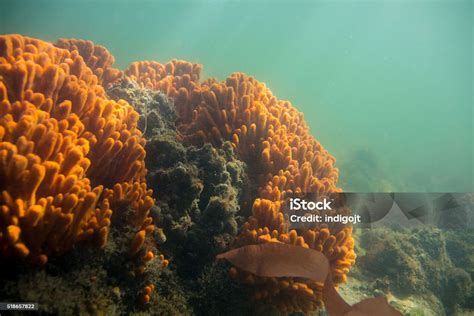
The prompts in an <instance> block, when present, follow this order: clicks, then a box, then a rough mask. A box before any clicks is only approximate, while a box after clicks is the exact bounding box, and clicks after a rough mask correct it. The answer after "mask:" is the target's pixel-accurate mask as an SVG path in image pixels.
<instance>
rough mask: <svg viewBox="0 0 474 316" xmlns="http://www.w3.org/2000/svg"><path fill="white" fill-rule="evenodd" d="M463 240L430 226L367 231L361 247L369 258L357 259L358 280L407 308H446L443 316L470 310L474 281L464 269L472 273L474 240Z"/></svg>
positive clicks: (363, 231) (362, 256)
mask: <svg viewBox="0 0 474 316" xmlns="http://www.w3.org/2000/svg"><path fill="white" fill-rule="evenodd" d="M462 236H463V235H462V233H460V232H452V231H451V232H446V231H443V230H440V229H437V228H433V227H428V226H426V227H423V228H417V229H398V230H392V229H389V228H377V229H371V230H362V232H361V236H360V241H359V245H363V247H364V250H365V254H364V255H361V256H360V257H359V258H358V273H359V275H358V276H357V277H359V278H361V279H363V280H364V282H365V283H367V284H369V285H370V284H372V286H369V288H370V290H377V289H380V290H382V292H383V293H385V294H387V293H388V294H390V293H391V294H393V295H395V296H396V297H397V298H398V299H399V300H401V301H402V302H403V301H404V300H410V301H413V300H415V301H416V300H420V301H426V302H431V303H430V304H431V305H440V306H443V307H444V313H443V311H438V312H440V313H441V314H448V315H452V314H453V313H455V311H456V310H457V309H458V308H460V307H464V308H470V304H471V303H472V302H471V299H472V296H473V295H472V281H471V275H470V274H469V273H468V272H466V270H464V269H468V270H469V271H471V270H470V269H472V251H471V252H470V253H469V252H468V251H469V247H472V246H471V245H470V243H469V242H468V241H469V240H472V239H465V238H467V236H464V239H463V237H462ZM377 284H378V285H377ZM436 301H439V302H436ZM441 303H442V304H441Z"/></svg>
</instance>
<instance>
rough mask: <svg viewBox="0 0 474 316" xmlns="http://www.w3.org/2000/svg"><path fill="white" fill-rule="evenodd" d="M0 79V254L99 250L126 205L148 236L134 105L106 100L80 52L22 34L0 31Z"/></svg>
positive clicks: (35, 257)
mask: <svg viewBox="0 0 474 316" xmlns="http://www.w3.org/2000/svg"><path fill="white" fill-rule="evenodd" d="M70 43H71V45H73V43H75V44H74V45H78V46H81V45H80V44H81V43H82V42H70ZM99 51H101V50H100V49H97V48H95V49H94V54H99V53H98V52H99ZM102 52H103V51H102ZM103 54H104V55H106V52H103ZM94 56H95V55H94ZM93 59H94V58H92V57H91V58H89V61H91V60H93ZM109 62H110V60H109V61H107V62H106V61H103V62H102V61H101V62H99V61H97V63H96V64H97V65H99V64H100V65H102V66H104V67H105V65H107V64H108V63H109ZM98 69H99V68H96V70H97V71H98ZM0 78H1V81H0V100H1V108H0V209H1V212H0V253H1V255H2V258H7V257H16V256H20V257H27V258H28V259H31V260H32V261H36V262H40V263H45V262H46V261H47V258H48V256H49V255H50V254H55V253H56V254H57V253H62V252H64V251H66V250H68V249H70V248H71V247H72V246H73V245H74V244H75V243H76V242H78V241H81V240H85V239H96V240H97V241H98V244H99V245H100V246H102V247H103V246H104V245H105V244H106V242H107V238H108V234H109V231H110V225H111V221H113V216H112V214H113V213H114V212H115V210H116V209H118V208H120V207H122V206H123V205H129V206H131V207H132V209H133V210H134V212H133V213H132V214H133V215H132V216H130V217H129V220H130V224H131V225H132V226H133V227H135V229H136V230H137V231H139V232H140V233H139V234H137V235H140V236H141V235H143V234H144V233H145V234H150V233H151V232H152V231H153V229H154V226H153V224H152V219H151V218H150V217H149V214H148V213H149V209H150V208H151V206H152V205H153V203H154V201H153V199H152V197H151V194H152V192H151V190H149V189H147V187H146V183H145V174H146V169H145V164H144V159H145V150H144V144H145V140H144V138H143V137H142V134H141V132H140V131H139V130H138V129H137V122H138V118H139V116H138V114H137V113H136V112H135V111H134V110H133V108H132V107H131V106H130V105H129V104H128V103H127V102H125V101H123V100H120V101H117V102H115V101H112V100H110V99H108V98H107V96H106V94H105V91H104V88H103V87H102V85H100V84H99V80H98V78H97V76H96V75H94V73H93V71H92V70H91V69H90V68H89V67H87V65H86V64H85V63H84V61H83V58H82V57H81V56H80V55H79V53H78V51H77V50H73V51H72V52H70V51H68V50H65V49H60V48H57V47H55V46H53V45H52V44H49V43H46V42H43V41H41V40H37V39H33V38H28V37H23V36H20V35H6V36H0ZM133 244H134V245H135V246H137V244H138V241H137V240H135V241H134V242H133ZM138 248H140V247H138ZM135 250H136V249H135Z"/></svg>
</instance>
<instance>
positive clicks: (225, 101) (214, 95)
mask: <svg viewBox="0 0 474 316" xmlns="http://www.w3.org/2000/svg"><path fill="white" fill-rule="evenodd" d="M177 64H179V67H177V66H176V65H177ZM171 65H172V66H171ZM177 69H179V71H177ZM200 69H201V66H200V65H196V64H191V63H184V62H176V61H173V62H171V63H168V64H166V65H161V64H159V63H156V62H139V63H134V64H132V65H131V66H130V67H129V69H128V70H126V71H125V72H124V73H125V75H126V76H129V77H130V78H131V79H133V80H136V81H137V82H138V83H140V84H142V85H144V86H146V87H148V88H151V89H156V90H160V91H162V92H163V93H165V94H166V95H168V96H169V97H171V98H173V100H174V102H175V104H176V108H177V114H178V119H177V123H176V124H177V125H178V131H179V136H180V137H181V138H182V140H183V141H184V142H186V143H188V144H194V145H202V144H204V143H207V142H209V143H211V144H213V145H214V146H217V147H219V146H222V144H223V143H224V142H225V141H231V142H232V146H233V148H234V150H235V152H236V153H237V156H238V158H239V159H241V160H242V161H244V162H245V163H247V165H248V170H249V171H248V172H249V174H250V175H251V177H252V181H253V182H256V183H257V184H258V187H259V189H258V191H257V192H258V194H257V196H256V197H257V198H256V199H255V200H254V202H253V207H252V214H251V216H250V217H249V218H248V220H247V222H246V223H245V224H244V225H243V227H242V229H241V233H240V235H239V236H238V238H237V240H236V243H235V246H243V245H247V244H257V243H265V242H269V241H272V240H278V241H281V242H284V243H289V244H295V245H299V246H302V247H310V248H313V249H316V250H318V251H321V252H323V253H324V254H325V255H326V256H327V257H328V259H329V260H330V268H331V273H332V276H333V281H334V282H335V283H336V284H337V283H340V282H344V281H345V278H346V274H347V272H348V271H349V268H350V267H351V266H352V265H353V264H354V262H355V253H354V242H353V239H352V229H351V228H350V227H337V228H335V227H324V226H322V227H312V228H310V229H307V230H303V231H297V230H291V231H289V227H288V223H287V220H286V218H285V216H284V214H283V211H282V204H283V201H284V199H285V197H286V196H287V195H288V194H291V193H300V192H318V193H330V192H339V191H341V190H340V189H339V188H338V187H337V186H336V182H337V178H338V170H337V169H336V168H334V167H333V164H334V162H335V159H334V158H333V157H332V156H331V155H330V154H328V152H327V151H326V150H325V149H324V148H323V147H322V146H321V145H320V144H319V143H318V142H317V141H316V140H315V139H314V138H313V137H312V136H311V135H310V133H309V129H308V127H307V125H306V123H305V122H304V118H303V115H302V114H301V113H299V112H298V111H297V110H296V109H295V108H294V107H293V106H292V105H291V104H290V103H289V102H287V101H280V100H277V98H276V97H275V96H273V94H272V92H271V91H270V90H269V89H268V88H267V87H266V86H265V84H263V83H261V82H259V81H257V80H256V79H254V78H252V77H249V76H246V75H244V74H240V73H236V74H233V75H231V76H230V77H228V78H227V79H226V80H225V81H224V82H217V81H216V80H214V79H209V80H206V81H204V82H202V83H199V78H200V75H199V70H200ZM232 271H233V272H232V273H231V274H232V276H233V277H235V278H237V279H239V280H241V281H242V282H244V283H246V284H249V285H251V286H252V287H253V288H254V293H255V294H254V297H255V298H256V299H263V300H265V301H268V302H270V303H272V304H275V305H277V306H278V307H279V309H280V310H281V311H284V312H292V311H305V312H306V311H310V310H314V309H316V308H318V307H319V306H321V300H320V293H321V290H322V289H321V286H319V287H318V285H317V284H312V283H311V282H306V281H297V280H294V279H292V278H286V279H283V280H282V281H281V282H280V283H276V284H275V283H271V281H269V280H267V279H264V278H260V277H257V276H253V275H250V274H249V273H247V272H244V271H238V270H235V269H234V270H232ZM308 288H310V289H312V290H311V293H310V294H308V293H309V291H307V289H308Z"/></svg>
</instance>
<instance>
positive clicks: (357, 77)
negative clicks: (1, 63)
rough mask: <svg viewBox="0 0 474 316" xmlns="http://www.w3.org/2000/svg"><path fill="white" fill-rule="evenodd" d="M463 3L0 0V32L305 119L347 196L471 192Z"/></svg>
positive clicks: (469, 37) (468, 39)
mask: <svg viewBox="0 0 474 316" xmlns="http://www.w3.org/2000/svg"><path fill="white" fill-rule="evenodd" d="M472 28H473V5H472V2H471V1H401V0H400V1H363V2H357V3H356V2H355V1H337V2H317V1H288V2H283V1H257V0H253V1H187V2H184V1H129V2H123V1H5V0H2V1H1V2H0V33H21V34H24V35H29V36H34V37H38V38H42V39H45V40H49V41H54V40H56V39H57V38H59V37H75V38H84V39H90V40H93V41H94V42H96V43H99V44H102V45H104V46H106V47H107V48H108V49H109V50H110V51H111V52H112V53H113V55H114V56H115V58H116V60H117V62H116V65H117V66H118V67H121V68H124V67H125V66H126V65H127V64H128V63H129V62H131V61H135V60H146V59H150V60H158V61H162V62H164V61H167V60H169V59H171V58H181V59H186V60H189V61H193V62H198V63H202V64H204V67H205V68H204V74H205V76H216V77H218V78H220V79H223V78H225V77H226V76H227V75H228V74H230V73H232V72H236V71H241V72H246V73H248V74H250V75H253V76H255V77H257V78H258V79H259V80H261V81H264V82H266V83H267V85H268V86H269V87H270V88H271V89H272V91H273V92H274V94H275V95H276V96H278V97H279V98H280V99H288V100H290V101H291V102H292V103H293V104H294V105H295V106H296V107H297V108H298V109H299V110H300V111H303V112H304V113H305V117H306V120H307V121H308V123H309V125H310V127H311V131H312V133H313V135H314V136H315V137H316V138H317V139H318V140H320V141H321V143H322V144H323V145H324V146H325V147H326V148H328V149H329V150H330V152H331V153H332V154H333V155H334V156H336V158H337V164H338V167H339V168H340V170H341V177H340V185H341V186H342V187H343V188H344V189H345V190H349V191H371V190H372V191H392V190H393V191H473V190H474V188H473V178H474V176H473V169H474V168H473V138H474V136H473V126H472V125H473V123H472V122H473V109H472V104H473V99H472V91H473V82H472V77H473V69H472V59H473V52H472V45H473V34H472V32H473V31H472Z"/></svg>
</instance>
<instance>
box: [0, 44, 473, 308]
mask: <svg viewBox="0 0 474 316" xmlns="http://www.w3.org/2000/svg"><path fill="white" fill-rule="evenodd" d="M113 63H114V58H113V56H112V54H110V52H108V50H107V49H106V48H105V47H102V46H99V45H95V44H94V43H92V42H90V41H85V40H75V39H60V40H59V41H57V42H56V43H54V44H51V43H47V42H44V41H41V40H37V39H33V38H29V37H24V36H21V35H5V36H0V79H1V81H0V101H1V105H2V107H1V108H0V114H1V115H0V180H1V181H0V255H1V256H2V257H1V258H0V277H1V279H2V281H4V282H2V284H0V296H1V297H2V300H9V301H33V302H39V303H40V312H41V313H43V314H64V315H70V314H107V315H108V314H112V315H115V314H127V315H148V314H158V315H209V314H211V315H222V314H230V315H260V314H261V315H279V314H283V315H287V314H295V315H296V314H301V313H304V314H310V313H319V314H322V313H324V312H323V311H322V310H321V309H322V308H321V307H322V305H323V303H322V301H323V299H322V298H323V291H324V288H325V289H326V291H327V289H328V288H329V289H330V290H332V291H333V292H332V293H333V294H334V293H336V294H337V292H336V290H335V288H334V287H333V285H335V286H337V287H338V288H339V289H341V292H343V293H344V291H345V288H344V285H343V284H345V283H346V282H347V281H349V284H348V286H349V287H348V288H349V289H350V287H351V286H353V285H354V282H358V283H357V286H358V288H357V291H358V293H365V294H367V296H373V293H374V292H375V293H378V294H382V295H386V296H387V297H389V298H392V302H391V303H393V304H394V305H397V304H398V305H397V306H398V307H399V309H402V310H404V311H405V312H407V313H409V314H410V315H411V314H416V313H415V312H414V310H413V308H412V309H410V308H406V305H404V304H402V303H400V302H403V300H411V299H413V297H415V298H416V297H417V298H421V299H423V300H425V301H426V302H431V303H432V304H433V305H434V306H439V307H440V308H439V309H438V310H443V311H444V312H445V313H446V314H454V313H457V312H459V311H462V310H468V311H469V310H472V308H473V305H474V303H473V297H474V295H473V291H472V278H473V272H474V267H473V262H474V260H473V259H472V253H473V250H474V249H472V246H471V245H470V244H468V243H466V241H467V240H471V239H472V237H473V236H472V232H471V231H470V230H469V229H468V228H469V226H468V225H466V226H464V227H463V228H464V229H465V230H464V231H463V232H460V231H457V230H454V229H453V227H458V226H457V224H458V223H463V222H464V223H465V222H467V220H469V218H471V219H472V216H471V215H472V214H471V215H470V214H469V213H468V212H467V213H466V214H464V213H463V214H458V215H459V216H458V217H453V216H448V215H449V214H443V215H445V216H447V217H446V218H441V217H440V223H442V224H443V225H444V226H442V228H443V229H439V228H432V227H425V228H418V229H417V230H413V231H411V230H410V231H409V230H404V229H399V228H397V229H394V228H382V229H374V230H366V231H362V230H361V231H359V232H357V234H356V235H355V236H354V234H353V228H352V227H351V226H350V225H334V226H327V225H326V226H324V225H313V226H305V227H304V228H298V229H290V227H289V224H288V219H287V218H286V217H285V214H284V212H283V207H282V205H283V203H284V201H285V198H286V197H287V196H289V195H290V194H294V193H301V192H317V193H319V194H330V193H334V192H341V191H342V190H341V188H339V187H338V184H337V181H338V176H339V171H338V169H337V168H335V166H334V164H335V158H334V157H332V156H331V155H330V154H329V153H328V152H327V151H326V150H325V149H324V148H323V147H322V146H321V144H320V143H319V142H318V141H317V140H316V139H315V138H314V137H313V136H312V135H311V134H310V132H309V128H308V126H307V125H306V123H305V121H304V117H303V114H302V113H300V112H298V111H297V109H296V108H295V107H293V106H292V105H291V103H290V102H288V101H283V100H278V99H277V98H276V97H275V96H274V95H273V93H272V92H271V91H270V89H268V87H266V85H265V84H264V83H262V82H259V81H258V80H256V79H255V78H253V77H250V76H247V75H245V74H242V73H234V74H232V75H230V76H229V77H228V78H227V79H226V80H224V81H221V82H218V81H217V80H215V79H213V78H208V79H206V80H201V70H202V66H201V65H199V64H193V63H189V62H186V61H180V60H172V61H170V62H168V63H166V64H160V63H158V62H154V61H142V62H134V63H132V64H131V65H130V66H129V67H128V68H127V69H126V70H124V71H121V70H118V69H115V68H113ZM358 156H360V157H359V158H360V159H366V158H367V154H366V153H364V152H362V153H360V154H359V155H358ZM369 156H370V155H369ZM367 168H371V166H369V165H368V166H367ZM366 171H367V170H363V171H362V172H361V173H360V174H361V177H362V178H364V172H366ZM470 216H471V217H470ZM447 219H449V221H448V220H447ZM440 227H441V225H440ZM355 238H356V239H357V242H356V240H355ZM269 243H273V244H269ZM274 245H277V247H273V246H274ZM282 245H283V246H282ZM268 246H270V247H268ZM246 247H247V248H246ZM248 247H250V248H252V247H256V248H262V249H267V248H272V247H273V248H275V249H276V250H278V249H277V248H278V247H280V249H288V247H289V248H293V249H295V248H296V249H297V250H298V251H301V250H303V249H302V248H304V251H306V250H308V251H309V252H310V253H313V254H314V253H317V256H319V257H320V258H324V260H322V261H321V262H326V263H327V276H328V277H327V278H326V277H325V278H326V280H325V281H324V282H317V281H315V280H312V279H311V278H303V277H299V276H294V275H279V276H278V277H275V276H273V275H270V276H268V275H264V274H259V273H256V272H255V271H254V273H252V272H251V271H250V272H249V271H248V270H245V269H244V268H242V267H245V266H252V265H253V264H254V263H255V261H252V260H253V259H249V258H247V259H246V258H243V261H245V260H247V261H246V262H244V263H245V264H244V265H241V266H237V265H235V266H233V265H232V264H228V263H217V262H216V260H215V258H216V255H217V254H220V253H223V252H226V251H229V250H232V249H233V250H238V249H242V248H244V249H249V248H248ZM285 247H287V248H285ZM275 249H274V252H268V253H267V252H261V254H270V253H271V254H272V255H273V256H277V254H278V252H275V251H276V250H275ZM356 252H357V253H359V256H360V258H361V259H360V260H359V264H358V265H357V267H356V268H355V270H354V269H353V267H354V265H355V261H356ZM266 258H267V257H266V256H264V258H263V260H260V261H261V262H265V259H266ZM302 258H304V257H302ZM261 259H262V258H261ZM294 261H297V260H294ZM305 263H308V262H305ZM293 264H294V263H293ZM296 264H299V262H297V263H296ZM253 266H254V265H253ZM351 269H352V271H351ZM288 270H291V267H290V268H288V267H285V269H283V268H282V269H280V272H279V273H280V274H281V273H283V272H285V271H288ZM281 271H283V272H281ZM229 276H230V277H229ZM348 276H349V277H348ZM319 281H321V280H319ZM325 284H329V285H328V286H325ZM420 289H423V290H420ZM361 298H363V297H358V298H357V300H360V299H361ZM354 301H355V300H352V301H351V303H352V302H354ZM385 303H386V302H385ZM343 305H344V306H345V307H347V308H352V307H354V306H356V305H357V304H356V305H354V306H349V305H348V304H346V303H344V304H343ZM346 305H347V306H346ZM386 305H387V306H388V304H386ZM395 314H397V313H395Z"/></svg>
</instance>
